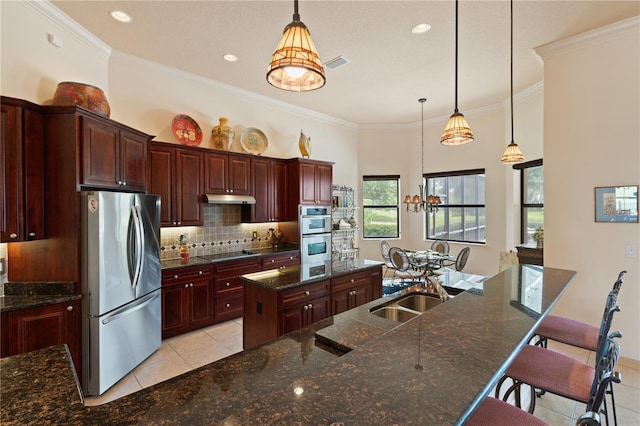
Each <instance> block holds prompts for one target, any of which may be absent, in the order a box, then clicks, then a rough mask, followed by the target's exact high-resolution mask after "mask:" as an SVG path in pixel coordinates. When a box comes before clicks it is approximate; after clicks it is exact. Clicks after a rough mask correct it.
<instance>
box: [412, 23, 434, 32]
mask: <svg viewBox="0 0 640 426" xmlns="http://www.w3.org/2000/svg"><path fill="white" fill-rule="evenodd" d="M430 29H431V25H429V24H418V25H416V26H415V27H413V28H411V32H412V33H414V34H424V33H426V32H428V31H429V30H430Z"/></svg>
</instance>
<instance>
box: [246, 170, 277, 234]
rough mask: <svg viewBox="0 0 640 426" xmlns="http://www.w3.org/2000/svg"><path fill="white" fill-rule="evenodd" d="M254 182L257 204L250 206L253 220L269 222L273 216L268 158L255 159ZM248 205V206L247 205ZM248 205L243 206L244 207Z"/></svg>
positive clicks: (252, 177) (252, 178)
mask: <svg viewBox="0 0 640 426" xmlns="http://www.w3.org/2000/svg"><path fill="white" fill-rule="evenodd" d="M252 163H253V166H252V172H253V174H252V176H251V180H252V184H253V194H254V195H253V196H254V197H255V199H256V204H254V205H253V206H251V207H249V209H250V210H252V215H251V221H252V222H269V219H270V218H271V193H270V187H271V185H270V182H269V181H270V173H269V168H270V165H269V161H268V160H253V162H252ZM247 207H248V206H247ZM245 208H246V207H245V206H243V209H245Z"/></svg>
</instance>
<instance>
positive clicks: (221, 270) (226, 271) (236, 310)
mask: <svg viewBox="0 0 640 426" xmlns="http://www.w3.org/2000/svg"><path fill="white" fill-rule="evenodd" d="M261 269H262V262H261V260H260V257H259V256H256V257H250V258H246V259H241V260H232V261H228V262H220V263H215V264H214V274H215V283H216V284H215V298H216V321H227V320H230V319H233V318H238V317H241V316H242V312H243V301H244V293H243V284H242V280H241V279H240V276H241V275H244V274H251V273H254V272H258V271H260V270H261Z"/></svg>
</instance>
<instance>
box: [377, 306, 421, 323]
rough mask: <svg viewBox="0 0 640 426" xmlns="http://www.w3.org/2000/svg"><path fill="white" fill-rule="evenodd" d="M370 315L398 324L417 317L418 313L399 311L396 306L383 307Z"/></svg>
mask: <svg viewBox="0 0 640 426" xmlns="http://www.w3.org/2000/svg"><path fill="white" fill-rule="evenodd" d="M371 313H372V314H373V315H377V316H379V317H382V318H385V319H388V320H392V321H398V322H405V321H409V320H410V319H411V318H415V317H417V316H418V315H419V313H418V312H412V311H409V310H406V309H400V308H398V307H397V306H385V307H383V308H379V309H377V310H375V311H372V312H371Z"/></svg>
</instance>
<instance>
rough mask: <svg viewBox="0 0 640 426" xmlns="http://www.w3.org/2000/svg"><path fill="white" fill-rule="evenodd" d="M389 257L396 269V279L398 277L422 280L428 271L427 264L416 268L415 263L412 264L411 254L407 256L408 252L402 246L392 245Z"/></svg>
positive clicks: (403, 279) (394, 274) (394, 273)
mask: <svg viewBox="0 0 640 426" xmlns="http://www.w3.org/2000/svg"><path fill="white" fill-rule="evenodd" d="M389 259H390V260H391V263H392V264H393V267H394V269H395V270H394V272H393V277H394V281H395V278H396V277H397V278H400V279H401V280H402V281H405V280H412V281H416V280H420V279H421V278H422V277H424V276H425V275H426V273H427V269H426V265H420V266H424V267H418V268H415V269H414V266H415V265H412V264H411V261H410V260H409V256H407V253H406V252H405V251H404V250H403V249H401V248H400V247H391V248H390V249H389Z"/></svg>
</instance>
